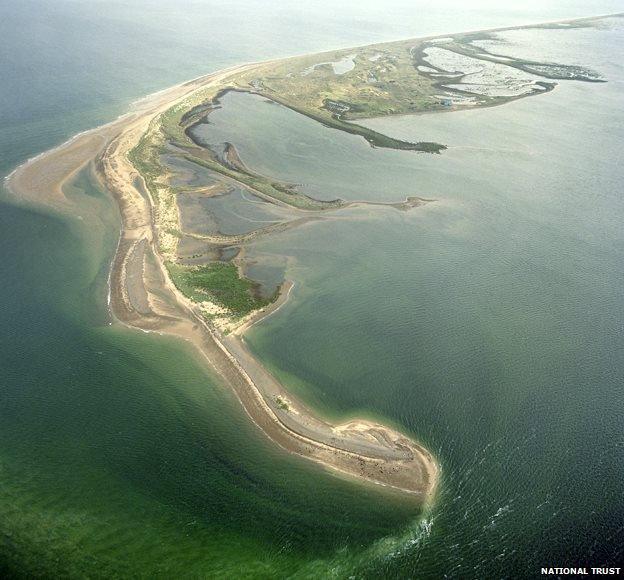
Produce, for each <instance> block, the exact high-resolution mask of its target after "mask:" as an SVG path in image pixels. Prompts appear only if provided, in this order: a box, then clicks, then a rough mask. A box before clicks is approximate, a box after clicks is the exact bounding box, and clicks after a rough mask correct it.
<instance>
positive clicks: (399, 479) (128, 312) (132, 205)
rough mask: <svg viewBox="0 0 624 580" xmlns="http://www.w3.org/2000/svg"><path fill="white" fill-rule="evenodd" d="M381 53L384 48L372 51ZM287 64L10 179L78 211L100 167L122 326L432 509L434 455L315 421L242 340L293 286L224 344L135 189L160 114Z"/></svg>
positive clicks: (285, 429) (385, 434)
mask: <svg viewBox="0 0 624 580" xmlns="http://www.w3.org/2000/svg"><path fill="white" fill-rule="evenodd" d="M609 16H611V17H613V16H621V14H615V15H606V16H595V17H589V18H580V19H572V20H562V21H551V22H546V23H538V24H533V25H521V26H513V27H505V28H497V29H487V30H481V31H471V32H463V33H454V34H474V33H476V32H494V31H508V30H515V29H523V28H534V27H539V26H544V25H548V24H560V23H569V22H579V21H591V20H599V19H601V18H606V17H609ZM447 35H448V34H447ZM447 35H436V36H430V37H423V38H419V39H414V40H426V39H435V38H443V37H445V36H447ZM382 44H385V43H378V44H376V45H371V46H379V45H382ZM341 50H342V49H341ZM344 50H349V49H344ZM332 52H337V51H332ZM314 54H323V53H314ZM289 58H296V57H288V58H284V59H273V60H270V61H265V62H262V63H250V64H243V65H238V66H234V67H230V68H227V69H224V70H222V71H217V72H215V73H211V74H208V75H202V76H200V77H197V78H196V79H193V80H190V81H185V82H184V83H180V84H178V85H175V86H173V87H170V88H168V89H164V90H161V91H158V92H156V93H152V94H151V95H148V96H146V97H142V98H140V99H137V100H136V101H134V102H133V105H132V110H131V111H130V112H128V113H125V114H123V115H120V116H119V117H118V118H117V119H115V120H113V121H111V122H110V123H107V124H105V125H102V126H100V127H96V128H94V129H89V130H87V131H83V132H81V133H79V134H77V135H75V136H73V137H72V138H71V139H69V140H68V141H66V142H65V143H63V144H61V145H58V146H56V147H54V148H53V149H50V150H49V151H46V152H43V153H40V154H38V155H37V156H35V157H33V158H31V159H29V160H27V161H26V162H24V163H23V164H21V165H20V166H18V167H17V168H15V169H14V170H13V171H12V172H11V173H10V174H9V175H7V176H6V177H5V182H6V183H7V185H8V189H9V191H11V192H12V193H13V194H14V195H17V196H19V197H20V198H21V199H25V200H28V201H30V202H33V203H46V202H47V203H48V205H50V206H52V207H55V208H62V209H65V210H69V211H70V210H71V204H70V202H69V201H68V200H67V198H65V196H64V194H63V191H62V188H63V185H64V184H66V183H67V181H69V180H70V179H72V178H73V177H74V176H75V175H76V173H77V172H78V171H80V170H81V169H83V168H84V167H86V166H87V165H89V164H90V163H91V164H93V165H94V167H95V169H96V174H97V175H98V179H99V181H100V183H101V185H102V186H103V188H104V189H105V190H107V191H108V192H110V193H111V194H112V195H113V197H114V198H115V199H116V201H117V204H118V207H119V212H120V217H121V232H120V236H119V242H118V246H117V249H116V252H115V256H114V258H113V261H112V264H111V269H110V273H109V279H108V283H109V288H108V295H107V301H108V303H109V308H110V310H111V313H112V315H113V317H114V319H115V320H117V321H119V322H120V323H122V324H124V325H125V326H128V327H130V328H135V329H139V330H143V331H145V332H159V333H163V334H165V333H166V334H171V335H175V336H179V337H181V338H183V339H185V340H187V341H189V342H192V343H193V344H194V346H195V347H196V348H197V349H198V350H199V351H200V352H201V354H202V355H203V356H204V358H205V359H206V360H207V361H208V364H209V365H210V366H211V367H212V368H213V369H214V370H215V371H216V372H217V374H219V375H220V377H221V378H222V379H223V382H225V383H226V384H228V385H229V386H230V387H231V388H232V389H233V391H234V392H235V394H236V395H237V397H238V398H239V400H240V401H241V404H242V405H243V408H244V409H245V411H246V413H247V414H248V415H249V417H250V418H251V419H252V421H253V422H254V423H255V424H256V425H257V426H258V427H259V428H260V430H262V431H263V432H264V434H265V435H266V436H267V437H268V438H269V439H271V440H272V441H273V442H274V443H276V444H277V445H279V446H280V447H282V448H283V449H285V450H287V451H289V452H291V453H294V454H296V455H299V456H302V457H306V458H308V459H311V460H313V461H316V462H317V463H320V464H322V465H323V466H325V467H328V468H330V469H331V470H333V471H337V472H340V473H343V474H348V475H349V476H350V477H352V478H356V479H358V480H360V481H365V482H368V483H373V484H376V485H381V486H384V487H387V488H389V489H394V490H398V491H400V492H405V493H408V494H412V495H415V496H417V497H418V498H419V499H420V500H422V501H424V502H427V501H430V500H431V499H432V498H433V495H434V493H435V490H436V485H437V482H438V479H439V470H440V468H439V465H438V463H437V461H436V460H435V458H434V457H433V456H432V455H431V453H430V452H429V451H427V450H426V449H425V448H424V447H423V446H421V445H420V444H418V443H417V442H415V441H413V440H411V439H409V438H408V437H406V436H404V435H403V434H401V433H399V432H398V431H395V430H393V429H390V428H388V427H385V426H383V425H380V424H377V423H374V422H371V421H365V420H359V419H353V420H351V421H348V422H347V423H345V424H342V425H333V424H331V423H329V422H326V421H324V420H322V419H320V418H318V417H316V416H315V415H314V414H313V413H312V412H311V411H310V410H309V409H307V408H306V407H305V406H304V405H303V404H302V403H301V402H299V401H296V400H295V399H294V397H293V396H292V395H291V394H290V393H288V391H287V390H286V389H285V388H284V387H283V386H282V385H281V384H280V383H279V382H278V381H277V380H276V379H275V377H273V376H272V375H271V374H270V373H269V372H268V371H267V370H266V369H265V368H264V367H263V366H262V364H261V363H260V362H259V361H257V360H256V359H255V358H254V357H253V356H252V355H251V353H250V352H249V351H248V349H247V348H246V347H245V344H244V332H245V331H246V330H247V329H248V328H250V327H251V326H253V325H254V324H256V323H257V322H259V321H260V320H262V319H264V318H266V317H268V316H270V315H272V314H273V313H274V312H276V311H277V310H278V309H279V308H281V306H283V304H284V303H285V302H286V301H287V300H288V297H289V295H290V291H291V290H292V284H290V285H288V284H287V285H283V287H282V288H281V293H280V296H279V298H278V300H277V301H276V302H275V303H274V304H273V305H271V306H269V307H267V308H266V309H265V310H264V311H262V312H260V313H258V312H256V313H254V314H252V316H251V317H250V319H249V320H247V321H245V322H244V324H242V325H241V326H240V327H239V328H237V329H236V330H235V331H234V332H233V333H232V334H231V335H229V336H224V335H222V334H221V333H219V331H218V330H217V329H214V328H211V327H210V326H209V325H208V323H207V322H206V321H205V319H204V318H203V316H202V314H201V312H200V310H199V308H198V306H197V305H196V304H195V303H192V302H191V301H190V300H189V299H187V298H186V297H184V296H183V295H182V294H181V293H180V292H179V291H178V290H177V288H175V286H174V285H173V283H172V281H171V279H170V278H169V275H168V273H167V270H166V267H165V265H164V259H163V257H162V255H161V253H160V250H159V249H158V247H157V241H156V240H157V233H156V228H157V224H156V221H155V220H154V217H153V212H154V200H153V199H151V195H149V196H148V197H149V199H146V197H144V195H143V194H142V193H141V191H139V189H138V188H137V187H136V186H135V181H136V180H137V179H138V180H139V181H141V182H143V178H142V176H141V175H140V173H139V172H138V171H137V170H136V169H135V168H134V166H133V165H132V164H131V162H130V161H129V160H128V158H127V154H128V152H129V151H130V150H131V149H132V148H133V147H134V146H135V145H136V143H138V140H139V139H140V138H141V136H142V135H143V134H144V133H145V132H146V131H147V130H148V129H149V127H150V123H151V122H152V121H153V120H154V119H155V118H157V117H158V115H160V114H161V113H162V112H164V111H165V110H167V109H169V108H171V107H172V106H174V105H175V104H177V103H180V102H181V101H183V100H184V99H185V98H187V97H188V96H190V95H191V94H193V93H194V92H196V91H198V90H201V89H205V88H210V87H212V86H218V84H219V83H221V82H223V81H225V80H228V79H229V78H230V77H234V76H235V75H236V74H238V73H241V72H243V71H246V70H248V69H253V67H254V66H257V65H259V64H262V65H265V64H267V62H268V63H270V62H281V61H286V60H289ZM143 185H144V186H145V184H144V182H143ZM145 189H146V190H147V188H145ZM147 191H149V190H147Z"/></svg>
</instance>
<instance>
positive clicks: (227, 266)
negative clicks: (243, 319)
mask: <svg viewBox="0 0 624 580" xmlns="http://www.w3.org/2000/svg"><path fill="white" fill-rule="evenodd" d="M167 269H168V270H169V274H170V276H171V279H172V280H173V283H174V284H175V285H176V287H177V288H178V290H180V292H182V293H183V294H184V295H185V296H186V297H188V298H190V299H191V300H193V301H195V302H205V301H211V302H215V303H216V304H218V305H219V306H222V307H224V308H227V309H228V310H229V311H230V312H231V313H232V315H233V316H245V315H246V314H249V313H250V312H251V311H253V310H257V309H259V308H263V307H265V306H267V305H268V304H270V303H271V302H273V300H274V298H259V297H258V296H257V295H256V290H257V288H258V284H256V283H255V282H253V281H252V280H249V279H248V278H245V277H244V276H241V275H240V274H239V272H238V269H237V268H236V266H235V265H234V264H232V263H225V262H214V263H212V264H208V265H206V266H182V265H180V264H174V263H173V262H169V263H167Z"/></svg>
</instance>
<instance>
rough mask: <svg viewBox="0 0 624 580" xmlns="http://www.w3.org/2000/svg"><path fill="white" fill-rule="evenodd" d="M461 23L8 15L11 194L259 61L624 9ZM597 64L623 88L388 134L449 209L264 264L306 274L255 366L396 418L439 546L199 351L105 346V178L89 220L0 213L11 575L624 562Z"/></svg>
mask: <svg viewBox="0 0 624 580" xmlns="http://www.w3.org/2000/svg"><path fill="white" fill-rule="evenodd" d="M452 4H453V3H446V4H445V3H438V5H436V6H435V7H433V8H432V7H431V6H430V5H428V4H427V5H426V6H424V7H426V10H423V9H422V8H423V5H422V3H421V4H417V5H414V3H413V2H409V3H408V2H404V3H403V2H397V3H395V4H393V5H392V9H388V7H387V6H384V7H383V8H382V7H377V6H374V5H373V4H370V5H367V4H361V3H357V4H356V3H344V4H341V5H340V6H337V7H336V6H335V5H334V3H332V4H331V5H332V7H333V8H334V9H335V12H334V13H333V15H331V13H330V12H329V11H328V10H327V5H324V4H323V3H316V4H314V5H310V6H308V7H307V8H305V14H304V17H302V13H301V10H302V9H296V8H295V7H293V6H291V5H288V4H287V3H283V4H281V3H280V4H275V6H274V8H272V9H271V10H267V9H266V7H265V5H264V4H263V5H262V6H260V5H259V4H250V3H242V2H241V3H234V4H232V5H231V6H230V9H229V10H228V11H222V10H221V11H219V10H218V9H217V8H218V7H216V6H214V5H212V4H211V3H197V2H184V3H181V4H178V6H177V9H174V8H172V6H171V4H170V3H167V2H164V1H162V2H161V1H159V2H150V3H149V4H148V3H142V2H136V1H135V2H131V3H116V2H108V3H106V9H105V10H104V9H103V7H102V4H101V3H100V2H92V3H77V2H71V1H62V2H55V3H51V2H43V1H29V2H23V3H19V4H15V5H10V6H9V5H7V4H3V5H2V6H1V7H0V10H1V11H2V18H0V27H1V28H2V30H1V32H2V34H0V43H2V44H1V50H2V54H6V55H9V57H10V58H8V59H1V61H0V63H1V64H0V67H1V68H2V73H3V83H2V85H1V86H0V97H1V103H2V107H1V108H0V110H1V112H2V113H1V114H2V117H1V119H0V123H1V126H2V129H3V131H2V133H1V134H0V153H1V154H0V159H1V160H2V161H1V163H2V167H1V173H6V172H8V171H9V170H10V169H11V168H12V167H13V166H14V165H15V164H16V163H18V162H20V161H22V160H23V159H25V158H27V157H29V156H31V155H33V154H36V153H37V152H39V151H41V150H42V149H45V148H46V147H49V146H51V145H53V144H56V143H58V142H59V141H60V140H62V139H63V138H64V137H67V136H69V135H71V134H73V133H75V132H77V131H79V130H82V129H85V128H88V127H90V126H92V125H94V124H97V123H99V122H101V121H103V120H108V119H110V118H111V117H113V116H114V115H115V114H117V113H119V112H121V111H122V109H123V108H124V107H125V105H126V103H127V102H128V101H129V100H131V99H133V98H136V97H139V96H141V95H142V94H143V93H146V92H148V91H150V90H155V89H158V88H162V87H164V86H166V85H168V84H171V83H173V82H177V81H180V80H183V79H185V78H189V77H193V76H196V75H198V74H201V73H203V72H205V71H207V70H214V69H217V68H220V67H221V66H224V65H229V64H233V63H235V62H237V61H239V60H251V59H255V58H264V57H274V56H280V55H286V54H294V53H298V52H306V51H310V50H320V49H324V48H327V49H328V48H333V47H337V46H349V45H353V44H362V43H367V42H373V41H378V40H382V39H393V38H397V37H404V36H413V35H417V34H423V33H435V32H438V33H441V32H444V31H445V30H449V29H452V30H455V29H463V28H478V27H482V26H495V25H501V24H509V23H515V22H520V21H528V20H531V19H548V18H555V17H564V16H575V15H582V14H583V13H587V12H588V11H591V12H607V11H609V10H614V9H616V8H617V3H613V2H602V3H601V5H600V6H599V5H598V3H592V4H591V6H589V5H588V4H587V3H582V2H562V3H560V4H559V5H558V6H554V7H553V6H542V5H541V4H543V3H539V5H538V3H535V4H534V5H531V4H529V5H528V6H527V7H526V8H525V9H524V10H523V11H522V12H520V11H513V10H511V9H509V8H507V9H505V8H492V7H491V6H489V7H487V6H485V5H484V8H481V9H475V10H474V11H471V12H470V13H469V14H461V13H459V12H458V11H456V10H455V11H454V10H450V9H449V6H450V5H452ZM180 7H181V8H182V9H180ZM243 14H244V15H247V16H249V15H250V14H254V15H256V16H258V18H259V19H260V20H258V18H256V19H255V20H254V19H252V18H249V19H248V20H247V22H248V23H249V24H244V25H241V23H240V17H241V15H243ZM258 22H260V25H259V24H258ZM302 22H305V26H302V24H301V23H302ZM180 30H184V34H180ZM601 46H603V45H602V44H600V43H599V42H597V43H596V47H597V48H596V50H595V51H593V52H594V53H595V54H596V55H597V56H592V58H596V59H598V61H597V62H596V63H594V61H593V60H592V61H591V62H587V64H595V66H596V67H597V68H601V69H602V68H604V66H605V65H608V66H607V67H606V70H605V71H604V72H605V73H607V72H608V76H611V77H612V78H613V80H614V82H612V83H609V84H607V85H601V86H597V85H581V84H576V83H574V84H568V85H566V86H565V87H562V88H561V89H558V90H557V91H555V92H554V93H551V94H550V95H547V96H545V97H542V98H540V99H531V100H526V101H522V102H519V103H516V104H514V105H510V106H509V107H503V108H499V109H492V110H489V111H478V112H474V113H470V114H463V115H457V116H454V115H447V116H443V115H440V116H437V117H420V118H418V119H413V120H405V119H402V120H396V121H384V123H387V124H388V130H391V131H393V132H396V134H401V133H405V134H409V135H412V134H417V135H418V136H420V135H423V134H426V135H429V136H431V137H432V138H434V137H435V138H436V139H437V138H440V139H441V140H443V141H444V142H447V143H448V144H449V145H452V146H455V148H452V149H451V150H450V151H448V152H447V154H445V155H444V156H440V157H427V156H416V157H411V158H410V161H409V162H408V161H403V157H400V159H401V163H400V164H406V163H407V164H409V163H414V164H415V165H414V166H413V170H414V171H417V176H418V179H417V180H416V182H415V184H414V188H415V189H416V190H419V191H420V190H422V191H423V192H427V193H429V192H432V193H433V194H434V195H433V197H437V198H439V200H440V201H439V202H438V203H437V204H436V205H432V206H429V207H428V208H425V209H424V210H417V211H414V212H412V213H409V214H399V213H397V212H394V211H382V212H373V211H370V212H369V211H361V210H358V211H355V212H352V213H349V214H348V215H347V214H345V219H337V220H333V221H329V222H327V223H323V224H311V225H308V226H306V227H305V228H303V229H301V230H293V231H292V232H287V233H285V234H283V235H282V236H280V237H279V238H277V237H276V238H275V239H274V240H273V241H271V242H270V243H266V244H263V245H259V246H258V248H257V249H256V252H257V253H258V254H259V255H260V254H261V253H264V255H265V256H266V257H267V258H271V259H272V258H273V256H275V255H278V254H279V256H278V257H279V259H280V262H279V263H283V261H281V260H283V258H282V256H283V254H284V248H287V249H288V253H290V254H291V255H292V257H293V260H294V261H293V260H291V262H290V263H291V266H290V268H289V270H288V274H289V275H290V276H291V277H292V278H293V279H295V280H296V282H297V286H296V288H295V293H294V295H293V300H292V301H290V303H289V304H288V306H287V308H285V309H284V310H283V311H281V314H280V315H279V316H274V317H272V318H270V319H269V320H267V324H265V325H263V326H261V327H258V329H257V331H256V332H255V333H254V335H253V337H252V343H253V346H254V348H255V349H256V350H257V351H258V352H259V353H260V355H261V356H263V357H266V358H267V360H268V361H269V363H270V364H271V365H272V366H274V367H275V368H276V369H277V370H278V372H280V373H282V374H284V376H286V377H287V379H288V382H289V384H290V385H291V386H292V388H293V389H294V390H296V391H297V392H299V393H300V394H301V395H302V396H304V397H306V398H307V399H308V400H309V401H311V402H312V403H313V404H315V405H317V406H318V407H319V408H320V409H322V410H323V411H324V412H326V413H328V414H331V415H336V416H338V415H339V416H346V415H349V414H352V413H358V414H359V413H362V412H363V413H366V414H370V415H374V416H376V417H380V418H382V419H384V420H389V421H393V422H395V423H396V424H397V425H398V426H400V427H401V428H403V429H406V430H409V431H410V432H412V433H414V435H415V436H417V437H418V438H420V439H421V440H423V441H424V442H425V443H427V444H428V445H430V446H431V447H432V448H433V449H434V450H435V451H436V453H438V455H439V456H440V458H441V460H442V463H443V466H444V482H443V487H442V494H441V497H440V501H439V503H438V507H437V508H436V510H434V512H433V513H432V514H428V515H427V519H426V522H425V524H422V523H420V521H419V514H418V513H416V512H415V511H414V510H413V508H409V507H407V506H405V505H404V504H399V503H397V502H396V501H394V500H392V499H390V498H381V497H380V496H379V495H378V494H377V493H373V492H371V491H367V490H366V489H363V488H362V487H361V486H358V485H355V484H353V483H351V482H347V481H342V480H340V479H338V478H336V477H334V476H332V475H329V474H325V473H323V472H322V471H319V470H318V469H317V468H316V467H315V466H309V465H307V464H306V463H304V462H303V461H300V460H297V459H296V458H290V457H284V456H283V455H282V454H281V453H280V452H279V451H277V450H275V449H274V448H273V446H272V445H271V444H270V443H268V442H266V441H265V440H264V439H263V438H262V437H261V436H258V433H256V431H255V430H254V428H253V426H252V425H250V424H249V422H248V420H247V418H246V416H245V415H244V413H243V412H242V411H241V409H240V406H239V405H238V403H237V402H236V401H235V400H234V399H233V397H232V396H231V395H230V393H229V392H227V391H225V390H223V389H222V388H221V387H219V385H218V382H217V381H215V379H214V377H212V376H211V375H210V374H208V373H207V372H206V369H205V368H204V366H203V364H202V363H201V362H200V361H198V360H196V358H195V356H194V355H193V354H192V353H190V352H189V351H188V350H187V349H186V348H185V347H184V346H183V345H181V344H180V343H178V342H176V341H173V340H166V339H162V338H157V337H153V336H147V335H144V334H142V333H133V332H127V331H123V330H121V329H117V328H111V327H110V326H109V325H108V322H109V320H108V314H107V311H106V307H105V295H106V292H105V285H104V282H105V279H106V274H107V264H108V259H109V257H110V255H111V253H112V251H113V249H114V246H115V243H116V239H115V238H116V231H117V220H116V216H115V212H114V209H113V207H112V204H111V202H110V201H109V200H108V199H107V198H105V197H103V196H102V195H101V194H100V193H99V192H98V191H97V189H95V188H94V187H93V185H92V184H91V183H90V180H89V179H88V176H86V175H81V176H80V177H79V179H78V181H77V183H76V189H75V190H74V191H73V193H72V195H74V196H75V198H76V199H77V200H79V201H80V203H81V204H82V211H81V214H82V219H81V220H75V219H72V220H65V219H62V218H60V217H59V216H53V215H49V214H47V213H44V212H42V211H37V210H33V209H30V208H24V207H19V206H16V205H14V204H13V203H11V202H10V201H9V200H8V199H6V201H4V198H3V205H2V208H1V211H0V222H1V223H0V236H1V237H2V245H1V247H2V248H3V260H2V261H0V296H1V297H2V300H1V301H0V345H1V352H2V365H1V366H0V538H1V541H0V572H1V573H2V575H4V576H9V577H15V576H23V577H32V576H33V575H37V576H43V577H59V576H71V577H84V576H85V575H87V574H89V575H91V576H101V577H104V576H106V577H111V576H122V577H127V576H150V577H154V576H156V577H158V576H161V577H172V576H185V575H186V576H194V577H198V576H201V577H207V576H221V577H228V576H229V577H276V576H277V577H285V576H289V575H294V576H300V577H331V576H334V577H348V576H350V575H355V576H356V577H367V576H368V577H379V576H385V577H415V576H417V577H432V578H437V577H440V576H442V575H443V574H447V575H449V576H451V577H453V576H454V577H462V578H463V577H484V576H490V577H491V576H501V577H504V576H509V577H512V576H513V577H518V576H520V577H522V576H525V577H526V576H533V575H534V571H535V570H537V566H540V565H542V564H543V563H544V560H548V561H553V562H562V561H566V562H567V561H571V560H572V559H574V557H575V556H578V555H579V554H580V555H581V557H582V560H583V561H584V558H585V556H586V555H587V557H588V558H592V560H591V561H594V560H595V561H601V562H602V561H604V560H607V561H614V560H616V559H617V557H618V555H621V552H618V550H620V549H621V545H622V538H621V533H622V532H621V527H618V526H620V525H621V524H620V522H621V519H622V513H621V509H622V508H621V493H622V481H621V473H622V433H621V422H620V421H619V417H620V416H621V412H622V393H621V376H622V356H621V352H622V339H621V328H622V322H621V305H622V290H621V289H622V281H623V280H622V267H621V264H622V259H621V258H622V234H621V228H620V227H619V224H621V217H622V206H621V198H620V197H619V191H620V189H621V183H622V176H621V173H620V171H621V168H620V167H619V165H618V164H617V155H618V151H619V150H620V148H621V143H622V134H621V126H622V124H621V123H618V122H617V120H618V119H619V118H620V117H619V115H620V113H619V108H618V103H621V100H622V95H621V88H620V87H621V79H622V75H621V72H620V69H618V68H616V63H610V62H607V61H609V58H606V57H605V58H602V57H601V56H600V54H601V53H600V52H599V50H598V49H599V48H600V47H601ZM112 47H114V49H113V48H112ZM603 48H604V51H605V53H604V54H605V55H607V56H608V55H609V54H611V52H609V51H612V50H613V48H612V46H609V44H608V43H607V45H606V46H605V47H603ZM620 52H621V51H620ZM601 59H602V60H601ZM610 60H613V58H611V59H610ZM618 75H619V76H618ZM618 80H619V81H620V82H619V83H618V82H615V81H618ZM598 104H599V105H600V106H597V105H598ZM569 111H575V112H577V114H576V115H575V116H574V117H572V116H571V115H569V114H568V112H569ZM293 122H295V121H294V120H293ZM412 124H413V125H412ZM595 126H600V127H603V128H604V129H603V131H601V132H600V133H597V132H596V131H595V129H594V127H595ZM316 130H318V131H323V130H324V129H322V128H320V127H315V129H310V132H309V136H312V137H313V136H314V135H315V134H316ZM588 135H589V136H590V137H591V145H592V147H591V148H589V149H588V147H587V143H588V139H589V138H588ZM545 136H546V137H547V138H545ZM353 147H354V148H359V144H358V145H353ZM490 149H494V151H491V150H490ZM346 151H347V153H348V147H347V148H346ZM366 151H367V154H368V150H366ZM390 153H392V152H390ZM276 159H277V158H276ZM396 159H399V157H397V158H396ZM389 160H390V157H387V158H386V157H384V163H386V162H387V161H389ZM477 162H478V163H477ZM405 171H408V169H406V170H405ZM405 175H406V177H405V179H407V178H408V177H409V175H408V174H405ZM527 185H528V186H530V187H527ZM388 191H389V193H388V195H390V189H389V190H388ZM410 193H411V192H410ZM399 197H401V196H399ZM347 217H348V219H347ZM278 246H279V247H278ZM381 298H384V299H383V300H382V299H381ZM286 321H288V322H286ZM501 554H503V556H502V557H501V556H500V555H501ZM475 567H476V568H475ZM535 573H536V572H535Z"/></svg>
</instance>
